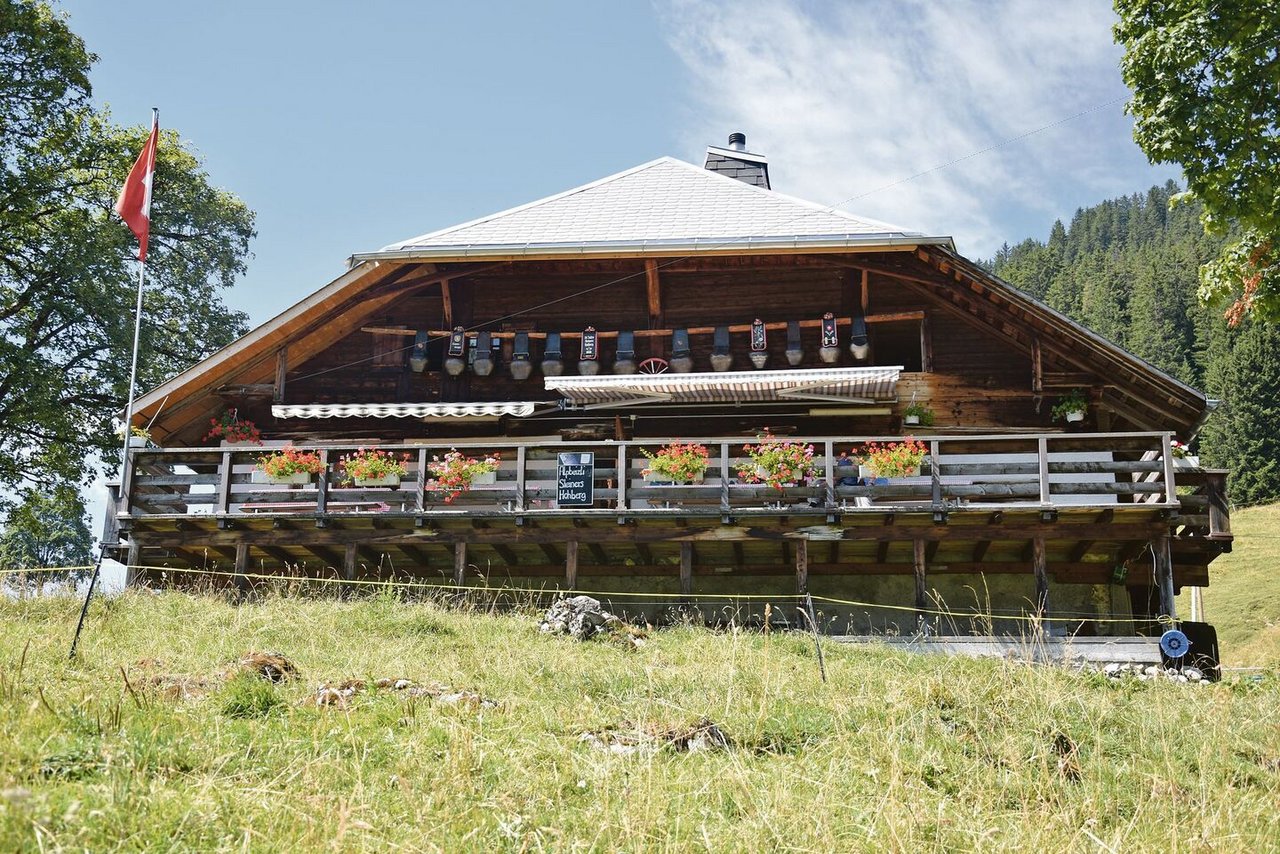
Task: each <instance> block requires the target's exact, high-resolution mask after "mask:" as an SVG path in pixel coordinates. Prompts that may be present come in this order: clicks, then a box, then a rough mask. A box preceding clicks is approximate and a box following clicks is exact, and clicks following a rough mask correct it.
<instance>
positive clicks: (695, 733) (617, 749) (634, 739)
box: [578, 718, 733, 756]
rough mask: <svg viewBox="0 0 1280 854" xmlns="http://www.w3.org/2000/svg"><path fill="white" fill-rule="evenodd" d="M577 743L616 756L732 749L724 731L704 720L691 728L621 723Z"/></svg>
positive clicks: (585, 737)
mask: <svg viewBox="0 0 1280 854" xmlns="http://www.w3.org/2000/svg"><path fill="white" fill-rule="evenodd" d="M578 741H580V742H582V743H584V744H587V745H590V746H591V747H594V748H595V749H597V750H603V751H606V752H608V753H613V754H615V755H618V756H630V755H631V754H633V753H641V754H653V753H656V752H657V751H658V750H660V749H661V748H664V747H665V748H669V749H671V750H674V751H676V752H677V753H701V752H702V751H704V750H727V749H728V748H730V747H732V746H733V741H732V740H731V739H730V738H729V736H728V735H727V734H726V733H725V731H724V730H722V729H721V728H720V727H719V726H717V725H716V724H714V723H712V722H711V721H710V720H709V719H707V718H702V719H701V720H699V721H697V722H696V723H694V724H692V725H691V726H676V727H664V726H661V725H657V724H635V723H632V722H631V721H623V722H622V723H620V724H618V725H617V726H615V727H606V728H604V729H600V730H593V731H589V732H584V733H582V734H581V735H579V736H578Z"/></svg>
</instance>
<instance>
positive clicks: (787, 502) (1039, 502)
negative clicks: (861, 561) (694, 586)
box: [119, 433, 1208, 519]
mask: <svg viewBox="0 0 1280 854" xmlns="http://www.w3.org/2000/svg"><path fill="white" fill-rule="evenodd" d="M787 438H789V439H791V440H792V441H801V442H807V443H811V444H812V445H813V446H814V449H815V454H814V460H815V462H816V463H817V466H818V472H819V474H818V476H817V477H816V478H814V479H812V480H811V481H809V482H807V483H803V484H798V485H796V486H794V487H790V486H789V487H786V488H784V489H780V490H779V489H774V488H770V487H767V486H762V485H759V484H749V483H743V482H741V478H739V476H738V469H739V467H740V466H743V465H744V464H746V463H747V462H748V457H747V455H746V453H745V452H744V449H743V446H744V444H749V443H751V444H753V443H754V442H755V440H753V439H742V438H726V437H714V438H695V439H688V438H683V439H681V440H680V441H697V442H701V443H702V444H704V445H706V446H707V447H708V449H709V450H710V451H711V460H710V466H709V468H708V470H707V472H706V476H705V479H704V481H703V482H702V483H700V484H695V485H687V486H674V485H655V484H648V483H646V482H645V480H644V478H643V477H642V476H641V471H642V470H643V469H644V468H645V467H646V466H647V465H648V461H647V460H646V458H645V457H644V455H643V453H642V450H648V451H649V452H650V453H653V452H655V451H656V450H657V449H658V448H659V447H660V446H662V445H664V444H666V443H667V442H668V441H670V440H669V439H660V438H654V439H648V438H646V439H636V440H630V441H594V442H575V441H563V442H562V441H555V440H547V439H543V440H534V441H518V440H506V441H492V442H491V441H471V442H450V443H441V442H429V443H416V444H405V445H381V446H379V447H381V448H383V449H385V450H389V451H392V452H393V453H395V454H397V455H401V454H408V456H409V459H408V462H407V463H406V468H407V470H408V471H407V474H406V475H405V476H404V478H402V481H401V483H400V485H399V486H396V487H356V486H354V485H349V484H344V483H342V482H341V480H340V475H339V474H338V473H337V472H336V465H335V464H336V463H337V461H338V459H339V457H340V456H341V455H342V454H345V453H348V452H350V451H351V450H353V449H355V447H356V445H354V444H340V443H328V444H317V445H298V446H297V447H300V448H306V449H313V450H316V451H318V452H319V453H320V455H321V457H322V459H323V460H324V461H325V463H326V464H327V466H328V468H327V472H326V473H325V474H323V475H321V476H319V477H317V478H314V479H313V480H312V482H310V483H308V484H303V485H298V486H286V485H274V484H263V483H257V482H254V481H255V475H254V470H255V467H256V462H257V458H258V457H259V456H261V455H262V454H263V453H264V452H267V451H269V450H271V448H266V447H254V446H237V447H222V448H174V449H139V450H135V451H132V452H131V464H130V466H129V468H128V470H127V471H126V476H125V482H124V484H123V487H122V490H121V495H122V496H123V498H122V500H121V502H120V505H119V514H120V516H121V517H123V518H126V519H139V518H143V517H147V516H157V515H161V516H192V515H209V514H212V515H215V516H218V517H230V516H245V515H249V514H276V515H286V514H287V515H297V514H314V515H316V516H317V517H328V516H341V515H347V514H365V513H388V514H409V515H416V516H422V515H459V514H461V515H484V516H489V515H496V516H525V515H534V514H578V515H583V514H586V515H599V514H619V513H623V514H645V513H648V514H658V515H662V514H673V515H680V514H707V515H713V514H725V515H727V514H733V515H735V516H737V515H744V514H752V513H762V514H777V513H780V512H782V513H815V512H818V513H820V512H824V511H825V512H827V513H856V512H860V511H877V512H883V511H891V510H895V509H930V508H931V509H933V510H934V511H942V512H947V511H952V510H963V509H978V510H980V509H993V510H996V509H1007V508H1038V509H1042V510H1049V509H1057V508H1062V507H1099V508H1110V507H1116V506H1117V505H1126V504H1141V505H1143V506H1146V507H1170V508H1177V507H1178V506H1179V504H1180V500H1179V496H1178V491H1177V487H1176V483H1175V479H1176V478H1175V472H1176V471H1178V468H1177V463H1176V461H1175V459H1174V457H1173V455H1172V451H1171V446H1170V439H1171V436H1170V434H1169V433H1088V434H1064V433H1052V434H996V435H947V436H922V437H919V438H920V440H921V441H923V442H924V443H925V444H926V446H927V447H928V449H929V456H928V457H927V458H926V460H925V463H924V466H923V468H922V470H921V474H920V476H918V477H909V478H896V479H889V480H888V481H887V482H874V483H870V482H865V481H862V480H859V478H858V473H857V469H856V467H855V468H847V467H843V466H841V464H840V463H841V459H842V455H844V456H846V457H853V456H856V455H857V453H858V452H859V450H860V449H861V448H862V447H863V446H864V445H865V444H866V443H868V442H872V441H875V442H892V441H899V440H900V439H901V437H895V436H840V437H831V436H820V437H787ZM365 444H366V445H367V444H368V443H365ZM455 447H456V448H457V449H458V450H461V451H463V452H464V453H466V454H468V455H476V456H479V455H481V454H486V453H492V452H499V453H500V454H501V457H502V463H501V467H500V469H499V471H498V473H497V482H496V483H494V484H491V485H475V486H473V487H472V488H471V489H470V490H469V491H467V492H463V493H461V494H460V495H458V496H456V497H455V499H454V500H453V501H452V502H446V501H445V497H446V494H445V493H444V492H442V491H440V490H438V489H434V488H433V484H432V478H431V475H430V474H429V464H430V462H431V460H432V458H433V457H436V456H443V455H444V453H446V452H447V451H449V450H450V449H452V448H455ZM566 452H577V453H580V452H592V453H594V455H595V469H594V474H593V477H592V485H593V487H594V501H593V502H592V505H591V506H590V507H572V508H569V507H565V508H561V507H559V506H558V503H557V497H558V495H557V455H558V454H561V453H566ZM1183 471H1186V472H1187V473H1189V474H1190V473H1191V472H1199V470H1198V469H1196V470H1183ZM1200 482H1201V483H1203V479H1202V478H1201V479H1200ZM1197 503H1199V504H1200V505H1201V506H1205V505H1206V504H1207V503H1208V499H1207V498H1200V499H1199V501H1198V502H1197ZM1200 512H1202V513H1203V512H1204V511H1203V510H1201V511H1200Z"/></svg>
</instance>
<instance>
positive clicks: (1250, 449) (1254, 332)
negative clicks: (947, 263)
mask: <svg viewBox="0 0 1280 854" xmlns="http://www.w3.org/2000/svg"><path fill="white" fill-rule="evenodd" d="M1178 190H1179V188H1178V187H1177V186H1176V185H1175V184H1174V183H1173V182H1169V183H1168V184H1166V185H1164V186H1163V187H1152V188H1151V189H1150V190H1149V191H1147V193H1145V194H1134V195H1132V196H1127V197H1123V198H1119V199H1109V200H1107V201H1105V202H1102V203H1101V204H1098V205H1095V206H1093V207H1091V208H1086V209H1082V210H1078V211H1076V214H1075V216H1074V217H1072V220H1071V224H1070V225H1068V226H1064V225H1063V224H1062V223H1061V222H1056V223H1054V225H1053V228H1052V229H1051V230H1050V233H1049V238H1048V241H1047V242H1041V241H1039V240H1036V239H1028V240H1025V241H1023V242H1022V243H1020V244H1018V245H1017V246H1012V247H1010V246H1008V245H1006V246H1004V247H1002V248H1001V250H1000V251H999V252H998V253H997V254H996V257H995V258H994V259H992V260H991V261H990V262H989V266H990V267H991V268H992V269H993V270H994V271H995V273H996V274H997V275H999V276H1000V277H1002V278H1004V279H1006V280H1008V281H1009V282H1011V283H1013V284H1014V285H1017V286H1018V287H1019V288H1021V289H1022V290H1024V291H1026V292H1027V293H1029V294H1031V295H1032V296H1034V297H1036V298H1037V299H1040V300H1043V301H1044V302H1046V303H1048V304H1049V305H1051V306H1052V307H1054V308H1056V309H1058V310H1059V311H1061V312H1063V313H1065V314H1067V315H1069V316H1070V317H1072V318H1075V319H1076V320H1079V321H1080V322H1082V323H1084V324H1085V325H1086V326H1088V327H1089V328H1091V329H1093V330H1094V331H1096V332H1099V333H1101V334H1102V335H1105V336H1106V337H1107V338H1109V339H1111V340H1112V341H1114V342H1116V343H1117V344H1119V345H1121V346H1122V347H1125V348H1126V349H1128V350H1129V351H1130V352H1132V353H1135V354H1137V355H1138V356H1141V357H1142V358H1143V359H1146V360H1147V361H1148V362H1151V363H1152V364H1153V365H1156V366H1157V367H1159V368H1161V369H1163V370H1165V371H1167V372H1168V373H1170V374H1172V375H1173V376H1175V377H1177V378H1178V379H1180V380H1183V381H1184V382H1187V383H1190V384H1191V385H1193V386H1195V387H1196V388H1199V389H1201V390H1203V391H1204V392H1205V393H1207V394H1208V395H1209V397H1211V398H1217V399H1219V400H1221V401H1222V405H1221V407H1220V408H1219V410H1218V411H1217V412H1216V413H1215V414H1214V415H1213V416H1212V417H1211V418H1210V419H1209V421H1208V423H1206V425H1205V426H1204V429H1203V430H1202V431H1201V432H1200V435H1199V437H1198V439H1197V445H1198V450H1199V452H1200V455H1201V461H1202V462H1203V463H1204V464H1205V465H1212V466H1220V467H1224V468H1229V469H1231V472H1232V477H1231V497H1232V500H1233V501H1235V502H1236V503H1239V504H1256V503H1258V502H1262V501H1271V500H1275V499H1278V498H1280V328H1277V327H1275V326H1270V325H1267V324H1262V323H1255V322H1253V321H1251V320H1246V321H1245V322H1244V323H1242V324H1241V325H1240V326H1239V327H1237V328H1235V329H1230V328H1228V326H1227V323H1226V321H1225V320H1224V319H1223V317H1222V308H1220V307H1212V308H1209V307H1205V306H1203V305H1201V304H1200V302H1199V301H1198V300H1197V298H1196V290H1197V287H1198V285H1199V279H1198V270H1199V267H1200V265H1201V264H1202V263H1204V262H1205V261H1207V260H1209V259H1210V258H1213V257H1214V256H1216V254H1217V252H1218V249H1219V247H1220V245H1221V241H1220V240H1218V239H1215V238H1211V237H1207V236H1206V235H1205V234H1204V229H1203V228H1202V227H1201V225H1200V221H1199V214H1200V210H1199V207H1198V206H1197V205H1196V204H1194V203H1193V204H1183V205H1178V206H1177V207H1175V208H1173V209H1172V210H1171V209H1170V208H1169V199H1170V198H1171V197H1172V196H1173V195H1174V194H1176V193H1177V192H1178ZM1193 447H1195V446H1193Z"/></svg>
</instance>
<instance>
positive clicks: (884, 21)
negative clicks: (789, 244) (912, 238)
mask: <svg viewBox="0 0 1280 854" xmlns="http://www.w3.org/2000/svg"><path fill="white" fill-rule="evenodd" d="M661 15H662V18H663V20H664V26H665V29H666V31H667V37H668V40H669V42H670V43H671V46H672V48H673V49H674V50H675V52H676V54H677V55H678V56H679V57H680V59H681V60H682V61H683V63H684V64H685V65H686V67H687V69H688V72H689V75H690V81H689V82H690V87H689V88H690V91H691V93H692V95H691V98H692V104H691V110H690V115H689V117H688V120H687V121H686V123H685V124H686V132H685V142H686V144H687V145H688V147H689V149H690V150H691V151H697V150H699V149H700V148H702V147H703V146H705V145H706V144H707V143H708V142H714V143H717V144H723V143H724V138H725V136H726V135H727V134H728V133H729V132H730V131H734V130H742V131H745V132H747V134H748V141H749V147H750V148H751V149H752V150H753V151H759V152H762V153H764V154H767V155H769V156H770V161H771V162H770V173H771V176H772V178H773V186H774V188H775V189H777V190H780V191H782V192H786V193H789V194H792V195H796V196H800V197H802V198H808V199H812V200H814V201H819V202H823V203H826V204H835V203H837V202H841V201H842V200H845V199H848V198H850V197H855V196H861V195H862V194H864V193H868V192H870V191H875V190H877V189H878V188H881V187H883V186H884V185H886V184H891V183H893V182H895V181H898V180H900V179H902V178H905V177H907V176H909V175H912V174H914V173H917V172H921V171H924V170H926V169H930V168H931V167H934V166H937V165H939V164H941V163H946V162H948V161H951V160H954V159H956V158H960V157H964V156H965V155H968V154H971V153H972V152H975V151H978V150H980V149H983V148H986V147H988V146H991V145H993V144H995V143H997V142H1000V141H1001V140H1005V139H1008V138H1009V137H1014V136H1017V135H1019V134H1022V133H1025V132H1026V131H1028V130H1032V129H1034V128H1037V127H1040V126H1042V125H1045V124H1048V123H1050V122H1054V121H1056V120H1058V119H1061V118H1064V117H1066V116H1070V115H1072V114H1074V113H1078V112H1080V111H1082V110H1086V109H1088V108H1090V107H1093V106H1095V105H1097V104H1099V103H1102V102H1105V101H1109V100H1112V99H1115V98H1120V97H1124V96H1125V95H1126V90H1125V88H1124V86H1123V83H1122V82H1121V80H1120V75H1119V71H1118V62H1119V59H1120V49H1119V48H1118V47H1116V46H1115V45H1114V44H1113V42H1112V39H1111V30H1110V28H1111V24H1112V22H1113V18H1114V16H1113V14H1112V12H1111V9H1110V4H1109V3H1108V2H1107V0H1088V2H1072V3H1045V2H1039V0H991V2H984V0H952V2H948V3H937V2H925V0H911V2H882V1H881V0H874V2H857V3H851V4H831V5H830V6H820V5H817V4H814V3H806V2H800V0H741V2H733V3H724V2H709V0H669V2H666V3H665V5H663V6H662V7H661ZM1135 171H1137V172H1141V177H1140V178H1139V177H1138V176H1137V175H1135ZM1150 178H1151V175H1150V174H1149V172H1148V171H1147V169H1146V166H1145V164H1144V162H1143V160H1142V158H1141V154H1140V153H1139V152H1138V151H1137V148H1136V146H1134V145H1133V143H1132V142H1131V140H1130V137H1129V123H1128V121H1127V120H1126V119H1125V118H1124V116H1123V113H1122V105H1121V104H1120V103H1116V104H1112V105H1111V106H1109V107H1107V108H1105V109H1102V110H1098V111H1096V112H1093V113H1091V114H1090V115H1089V116H1086V117H1083V118H1080V119H1076V120H1074V121H1071V122H1067V123H1065V124H1063V125H1061V126H1059V127H1055V128H1052V129H1049V130H1046V131H1044V132H1042V133H1039V134H1036V135H1034V136H1032V137H1030V138H1028V139H1026V140H1021V141H1018V142H1013V143H1010V144H1008V145H1005V146H1003V147H1001V148H998V149H997V150H995V151H991V152H988V153H985V154H982V155H980V156H977V157H973V158H970V159H967V160H964V161H963V162H961V163H958V164H955V165H952V166H949V167H947V168H945V169H941V170H939V171H937V172H933V173H930V174H928V175H925V176H922V177H920V178H917V179H915V180H913V181H910V182H907V183H904V184H899V185H897V186H894V187H892V188H889V189H884V190H880V191H878V192H871V194H870V195H866V196H864V197H862V198H857V199H854V200H853V201H850V202H849V203H848V204H847V205H845V207H847V208H848V209H850V210H853V211H855V212H857V213H862V214H866V215H868V216H872V217H875V218H878V219H883V220H886V221H888V222H893V223H897V224H899V225H903V226H906V227H910V228H918V229H922V230H926V231H930V232H935V233H941V234H951V235H954V236H955V237H956V239H957V243H958V245H959V248H960V250H961V251H962V252H965V254H967V255H970V256H975V257H976V256H986V255H989V254H990V253H991V252H992V251H993V250H994V249H995V248H996V247H998V246H999V245H1000V243H1001V242H1003V241H1004V240H1011V241H1012V240H1016V239H1020V238H1021V237H1024V236H1027V234H1028V232H1027V230H1025V229H1024V230H1020V231H1018V232H1016V233H1009V232H1010V229H1011V227H1012V225H1011V220H1013V221H1015V222H1016V220H1017V215H1018V214H1021V215H1022V216H1024V217H1025V216H1026V215H1028V214H1032V215H1035V216H1036V219H1037V220H1039V219H1041V218H1043V219H1044V220H1045V221H1047V220H1048V219H1050V218H1051V217H1052V216H1061V215H1069V213H1070V210H1071V209H1072V208H1074V207H1075V206H1076V205H1078V204H1080V203H1081V202H1082V201H1090V200H1100V199H1101V198H1102V197H1103V196H1104V195H1113V194H1115V193H1118V192H1130V191H1134V190H1138V189H1141V188H1142V187H1143V182H1149V180H1150ZM1082 185H1084V186H1087V188H1088V192H1087V193H1086V194H1085V195H1084V197H1083V199H1082V197H1081V194H1080V189H1081V186H1082ZM1064 207H1065V209H1066V210H1065V212H1064V210H1063V209H1064ZM1035 226H1036V230H1038V231H1040V230H1043V229H1044V226H1043V225H1042V224H1041V223H1040V222H1036V223H1035Z"/></svg>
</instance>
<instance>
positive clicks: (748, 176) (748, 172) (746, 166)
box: [703, 133, 771, 190]
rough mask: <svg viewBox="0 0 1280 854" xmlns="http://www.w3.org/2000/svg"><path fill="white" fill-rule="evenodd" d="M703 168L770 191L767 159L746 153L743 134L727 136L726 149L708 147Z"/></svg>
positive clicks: (713, 146)
mask: <svg viewBox="0 0 1280 854" xmlns="http://www.w3.org/2000/svg"><path fill="white" fill-rule="evenodd" d="M703 167H704V168H706V169H709V170H711V171H712V172H718V173H720V174H721V175H728V176H729V177H730V178H737V179H738V180H739V181H741V182H743V183H744V184H750V185H751V186H753V187H763V188H765V189H766V190H768V189H771V187H770V186H769V159H768V158H767V157H765V156H764V155H763V154H752V153H751V152H749V151H747V135H746V134H745V133H731V134H729V147H728V148H721V147H720V146H718V145H708V146H707V162H706V163H704V164H703Z"/></svg>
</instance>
